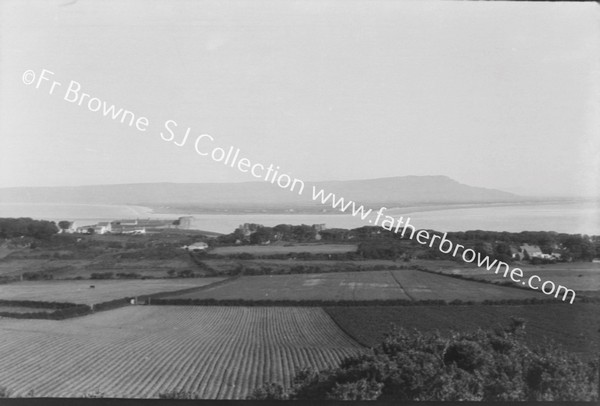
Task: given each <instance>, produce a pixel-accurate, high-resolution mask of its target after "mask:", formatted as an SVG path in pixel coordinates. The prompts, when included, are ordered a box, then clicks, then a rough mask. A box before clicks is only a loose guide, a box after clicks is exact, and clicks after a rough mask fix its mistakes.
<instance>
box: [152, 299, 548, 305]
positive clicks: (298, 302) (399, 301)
mask: <svg viewBox="0 0 600 406" xmlns="http://www.w3.org/2000/svg"><path fill="white" fill-rule="evenodd" d="M546 303H556V300H554V299H546V298H543V299H537V298H526V299H501V300H488V299H486V300H483V301H481V302H475V301H473V300H468V301H463V300H460V299H454V300H452V301H446V300H437V299H429V300H407V299H389V300H386V299H373V300H268V299H256V300H254V299H253V300H247V299H176V298H172V299H154V300H152V302H151V305H153V306H242V307H252V306H265V307H270V306H275V307H330V306H331V307H336V306H338V307H356V306H431V305H437V306H464V305H481V306H493V305H515V306H519V305H532V304H546Z"/></svg>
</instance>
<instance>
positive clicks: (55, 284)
mask: <svg viewBox="0 0 600 406" xmlns="http://www.w3.org/2000/svg"><path fill="white" fill-rule="evenodd" d="M223 279H224V278H190V279H154V280H152V279H147V280H77V281H33V282H16V283H10V284H5V285H0V299H4V300H36V301H43V302H70V303H78V304H88V305H91V304H95V303H101V302H107V301H110V300H115V299H122V298H126V297H134V296H139V295H148V294H152V293H159V292H169V291H176V290H181V289H188V288H193V287H200V286H205V285H209V284H211V283H215V282H218V281H221V280H223ZM92 285H93V286H94V288H90V286H92Z"/></svg>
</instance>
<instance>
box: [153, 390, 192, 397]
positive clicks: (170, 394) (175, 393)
mask: <svg viewBox="0 0 600 406" xmlns="http://www.w3.org/2000/svg"><path fill="white" fill-rule="evenodd" d="M158 398H159V399H200V396H199V395H198V394H197V393H194V392H186V391H182V390H180V391H170V392H161V393H159V394H158Z"/></svg>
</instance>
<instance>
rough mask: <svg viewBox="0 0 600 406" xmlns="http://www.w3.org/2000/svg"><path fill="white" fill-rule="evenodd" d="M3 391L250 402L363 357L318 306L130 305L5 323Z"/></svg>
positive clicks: (0, 329) (0, 353)
mask: <svg viewBox="0 0 600 406" xmlns="http://www.w3.org/2000/svg"><path fill="white" fill-rule="evenodd" d="M0 336H1V337H2V339H1V340H0V357H1V359H2V360H3V362H2V368H0V385H1V386H6V387H7V388H10V389H12V390H13V391H14V395H16V396H19V395H21V396H22V395H25V394H26V393H27V392H28V391H29V390H32V389H33V390H34V393H35V395H36V396H41V397H72V396H83V395H85V394H86V393H91V392H94V391H96V390H98V391H100V392H102V393H103V394H104V396H106V397H141V398H151V397H157V395H158V393H160V392H167V391H173V390H184V391H191V392H196V393H197V394H198V395H199V396H200V397H202V398H205V399H244V398H246V397H247V396H248V395H249V394H250V393H251V392H252V390H254V388H256V387H257V386H260V385H261V384H262V383H264V382H278V383H281V384H283V385H286V386H289V385H290V383H291V381H292V378H293V376H294V375H295V374H296V372H297V371H298V370H299V369H300V368H302V367H305V366H312V367H314V368H317V369H321V368H326V367H329V366H333V365H336V364H338V363H339V362H340V361H341V360H342V359H343V358H344V357H346V356H349V355H352V354H357V353H358V352H360V351H362V346H360V345H359V344H358V343H356V342H355V341H354V340H352V339H351V338H350V337H348V336H347V335H346V334H345V333H344V332H343V331H342V330H341V329H340V328H339V327H338V326H337V325H336V324H335V323H334V322H333V321H332V320H331V318H330V317H329V316H328V315H327V314H326V313H325V312H324V311H323V310H322V309H320V308H302V307H285V308H282V307H252V308H247V307H246V308H245V307H177V306H173V307H171V306H169V307H157V306H131V307H125V308H120V309H117V310H113V311H111V312H103V313H97V314H94V315H91V316H88V317H85V318H78V319H70V320H64V321H46V320H43V321H40V320H35V321H34V320H13V319H0Z"/></svg>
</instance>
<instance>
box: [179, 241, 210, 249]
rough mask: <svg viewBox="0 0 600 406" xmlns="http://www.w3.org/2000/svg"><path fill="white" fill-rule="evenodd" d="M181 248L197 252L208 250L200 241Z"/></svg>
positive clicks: (205, 244) (206, 245)
mask: <svg viewBox="0 0 600 406" xmlns="http://www.w3.org/2000/svg"><path fill="white" fill-rule="evenodd" d="M183 248H185V249H186V250H188V251H193V252H198V251H204V250H206V249H207V248H208V244H207V243H205V242H201V241H200V242H195V243H193V244H190V245H187V246H185V247H183Z"/></svg>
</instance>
